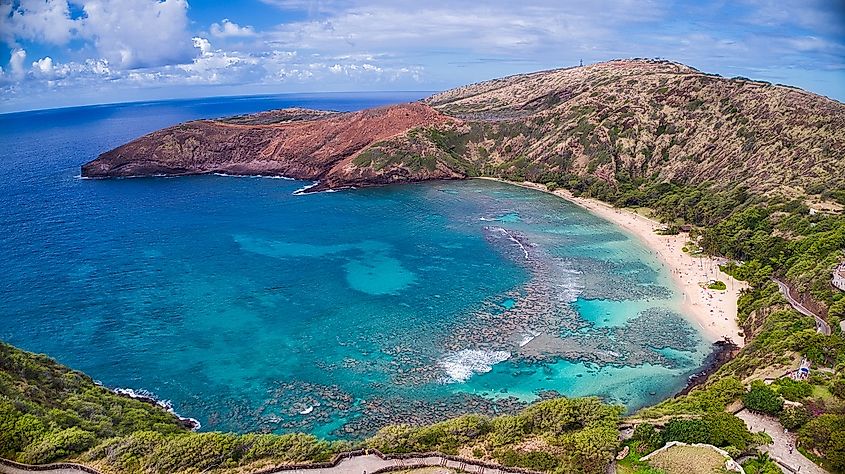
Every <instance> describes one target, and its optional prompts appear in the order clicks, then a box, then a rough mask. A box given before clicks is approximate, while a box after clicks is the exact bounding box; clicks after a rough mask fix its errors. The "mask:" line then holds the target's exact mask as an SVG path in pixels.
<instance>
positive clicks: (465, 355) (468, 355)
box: [437, 349, 511, 383]
mask: <svg viewBox="0 0 845 474" xmlns="http://www.w3.org/2000/svg"><path fill="white" fill-rule="evenodd" d="M510 357H511V353H510V352H507V351H482V350H476V349H463V350H460V351H457V352H452V353H449V354H446V355H444V356H443V357H442V358H441V359H440V360H439V361H438V362H437V365H438V366H440V367H441V368H442V369H443V370H444V371H445V372H446V377H445V378H444V379H443V382H444V383H460V382H466V381H467V380H469V378H470V377H472V376H473V375H475V374H484V373H487V372H490V371H491V370H493V366H494V365H496V364H498V363H499V362H504V361H506V360H508V359H510Z"/></svg>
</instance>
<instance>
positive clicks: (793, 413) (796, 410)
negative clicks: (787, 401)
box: [778, 405, 812, 431]
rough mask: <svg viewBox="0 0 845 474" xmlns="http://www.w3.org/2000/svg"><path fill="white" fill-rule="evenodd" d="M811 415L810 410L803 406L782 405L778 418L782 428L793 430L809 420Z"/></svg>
mask: <svg viewBox="0 0 845 474" xmlns="http://www.w3.org/2000/svg"><path fill="white" fill-rule="evenodd" d="M811 417H812V416H811V414H810V411H809V410H807V409H806V408H804V407H803V406H792V405H788V406H785V407H783V410H782V411H781V412H780V415H778V420H780V424H782V425H783V427H784V428H786V429H788V430H790V431H794V430H796V429H798V428H800V427H802V426H804V424H805V423H807V422H808V421H810V418H811Z"/></svg>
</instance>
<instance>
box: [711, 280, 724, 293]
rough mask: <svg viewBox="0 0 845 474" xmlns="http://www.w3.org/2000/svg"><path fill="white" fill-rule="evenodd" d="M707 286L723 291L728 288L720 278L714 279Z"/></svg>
mask: <svg viewBox="0 0 845 474" xmlns="http://www.w3.org/2000/svg"><path fill="white" fill-rule="evenodd" d="M707 288H709V289H711V290H716V291H725V290H727V289H728V285H726V284H725V282H723V281H721V280H716V281H714V282H713V283H710V284H708V285H707Z"/></svg>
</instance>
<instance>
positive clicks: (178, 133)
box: [82, 60, 845, 196]
mask: <svg viewBox="0 0 845 474" xmlns="http://www.w3.org/2000/svg"><path fill="white" fill-rule="evenodd" d="M842 150H845V105H843V104H842V103H839V102H836V101H834V100H830V99H827V98H825V97H821V96H818V95H815V94H811V93H808V92H805V91H802V90H799V89H796V88H792V87H788V86H781V85H772V84H769V83H765V82H758V81H752V80H749V79H744V78H733V79H726V78H722V77H719V76H716V75H712V74H704V73H701V72H699V71H697V70H695V69H693V68H690V67H688V66H684V65H682V64H678V63H673V62H669V61H653V60H618V61H610V62H606V63H600V64H595V65H591V66H584V67H577V68H568V69H556V70H551V71H542V72H537V73H532V74H523V75H517V76H510V77H505V78H501V79H495V80H492V81H486V82H482V83H478V84H472V85H468V86H464V87H460V88H457V89H453V90H449V91H446V92H442V93H439V94H436V95H434V96H432V97H430V98H428V99H426V100H425V101H423V102H421V103H413V104H404V105H397V106H392V107H383V108H376V109H370V110H365V111H361V112H354V113H324V112H317V111H306V110H302V109H289V110H285V111H273V112H264V113H261V114H255V115H250V116H240V117H233V118H230V119H225V120H201V121H195V122H188V123H185V124H181V125H177V126H175V127H170V128H167V129H164V130H160V131H158V132H154V133H152V134H150V135H147V136H144V137H141V138H139V139H137V140H135V141H132V142H130V143H128V144H126V145H123V146H121V147H118V148H116V149H114V150H112V151H109V152H106V153H104V154H102V155H101V156H100V157H99V158H97V159H96V160H94V161H92V162H91V163H88V164H86V165H84V166H83V168H82V174H83V176H86V177H110V176H147V175H156V174H165V175H180V174H198V173H213V172H217V173H234V174H252V175H256V174H267V175H283V176H288V177H292V178H299V179H307V180H319V181H320V184H319V185H318V187H317V188H315V189H327V188H341V187H348V186H366V185H373V184H385V183H392V182H401V181H420V180H428V179H449V178H462V177H466V176H474V175H489V176H497V177H505V178H511V179H517V180H530V181H535V182H547V181H555V180H560V179H567V177H568V176H571V175H590V176H593V177H595V178H598V179H600V180H602V181H605V182H606V183H608V184H609V185H611V186H615V185H616V183H617V181H620V180H631V179H636V178H654V177H659V178H662V179H667V180H673V181H678V182H685V183H695V184H697V183H704V182H708V183H711V184H713V185H715V186H717V187H718V186H722V187H732V186H737V185H741V186H744V187H746V188H748V189H749V190H751V191H753V192H758V193H769V192H778V193H781V194H785V195H787V196H790V195H794V194H796V193H800V192H802V191H806V190H807V189H816V190H818V189H843V188H845V153H843V151H842Z"/></svg>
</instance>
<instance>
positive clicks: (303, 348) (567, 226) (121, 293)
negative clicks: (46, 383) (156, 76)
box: [0, 95, 710, 437]
mask: <svg viewBox="0 0 845 474" xmlns="http://www.w3.org/2000/svg"><path fill="white" fill-rule="evenodd" d="M410 98H412V97H410V96H403V97H396V96H384V95H379V96H341V95H335V96H324V97H321V96H277V97H269V98H268V97H262V98H253V99H243V98H237V99H235V98H233V99H220V100H214V101H178V102H162V103H146V104H134V105H122V106H101V107H94V108H81V109H67V110H58V111H46V112H38V113H29V114H13V115H5V116H0V145H2V146H0V163H2V169H0V200H2V202H0V204H2V206H0V224H2V226H0V250H2V252H3V259H2V260H0V275H3V279H2V283H1V284H0V338H2V339H3V340H5V341H7V342H9V343H12V344H15V345H17V346H19V347H22V348H25V349H28V350H32V351H37V352H44V353H47V354H49V355H50V356H52V357H54V358H56V359H58V360H59V361H61V362H62V363H65V364H67V365H70V366H71V367H74V368H76V369H79V370H82V371H84V372H86V373H88V374H89V375H91V376H92V377H94V378H95V379H97V380H99V381H101V382H102V383H103V384H105V385H106V386H109V387H113V388H114V387H125V388H132V389H135V390H145V391H148V392H150V393H152V394H154V395H155V396H156V397H158V398H161V399H166V400H170V401H171V402H172V405H173V407H174V409H175V410H176V411H178V412H179V413H180V414H182V415H185V416H190V417H194V418H196V419H198V420H199V421H200V422H201V423H202V425H203V428H202V429H204V430H233V431H251V430H264V431H276V432H284V431H292V430H305V431H309V432H313V433H317V434H320V435H325V436H332V437H349V436H360V435H363V434H366V433H370V432H372V431H373V430H374V429H376V428H377V427H378V426H380V425H382V424H385V423H390V422H397V421H402V422H408V421H411V422H426V421H432V420H435V419H440V418H443V417H446V416H452V415H456V414H459V413H463V412H466V411H478V412H485V413H491V414H492V413H502V412H508V411H513V410H515V409H517V408H519V407H520V406H522V405H523V404H525V403H527V402H530V401H532V400H535V399H537V398H538V397H540V396H549V395H551V393H550V391H554V392H557V393H559V394H564V395H570V396H578V395H600V396H603V397H605V398H607V399H608V400H609V401H613V402H618V403H623V404H625V405H626V406H627V407H628V408H629V409H636V408H638V407H640V406H643V405H645V404H648V403H653V402H655V401H657V400H659V399H661V398H663V397H666V396H668V395H670V394H671V393H673V392H675V391H677V390H679V389H680V388H682V387H683V386H684V384H685V382H686V378H687V376H688V375H689V374H690V373H691V372H692V371H694V370H695V369H696V368H698V367H699V366H700V364H701V363H702V361H703V360H704V359H705V357H706V355H707V354H708V353H709V351H710V348H709V346H708V345H707V344H706V343H705V342H704V341H703V340H702V339H701V337H700V335H699V334H698V333H697V332H696V331H695V330H694V329H693V327H692V326H691V325H690V324H688V323H687V322H686V321H685V320H684V319H683V318H682V317H681V316H680V315H679V314H678V312H677V308H678V306H679V297H678V294H677V292H676V291H675V289H674V288H673V286H672V283H671V279H670V277H669V275H667V274H666V273H665V272H664V271H663V270H662V268H661V266H660V263H659V262H658V261H656V260H655V258H654V257H653V256H652V255H651V254H650V253H649V252H648V251H647V250H646V249H645V248H643V247H642V246H641V244H639V242H638V241H636V240H635V239H633V238H631V237H630V236H627V235H626V234H623V233H621V232H620V231H619V230H618V229H616V228H615V227H613V226H612V225H611V224H609V223H607V222H604V221H602V220H600V219H598V218H596V217H594V216H592V215H590V214H588V213H586V212H584V211H583V210H581V209H579V208H577V207H575V206H573V205H571V204H569V203H567V202H564V201H562V200H560V199H557V198H555V197H553V196H549V195H546V194H543V193H539V192H536V191H531V190H526V189H522V188H517V187H514V186H508V185H504V184H500V183H494V182H488V181H478V180H474V181H465V182H437V183H426V184H418V185H408V186H389V187H383V188H371V189H360V190H353V191H344V192H337V193H320V194H311V195H304V196H303V195H294V194H293V193H294V191H295V190H297V189H299V188H301V187H302V186H303V185H304V184H307V183H302V182H297V181H291V180H284V179H265V178H234V177H219V176H202V177H187V178H175V179H166V178H150V179H130V180H82V179H79V178H78V177H77V175H78V166H79V165H80V164H82V163H83V162H85V161H87V160H89V159H92V158H93V157H95V156H96V155H97V153H99V152H102V151H104V150H106V149H109V148H111V147H113V146H115V145H118V144H120V143H121V142H122V141H124V140H127V139H130V138H132V137H134V136H138V135H140V134H142V133H145V132H147V131H150V130H153V129H155V128H159V127H162V126H165V125H169V124H171V123H176V122H178V121H182V120H186V119H192V118H198V117H208V116H221V115H231V114H235V113H244V112H250V111H255V110H261V109H264V108H269V107H279V106H288V105H302V106H310V107H318V108H331V109H337V110H353V109H356V108H361V107H366V106H371V105H377V104H380V103H386V102H391V101H397V100H408V99H410Z"/></svg>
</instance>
